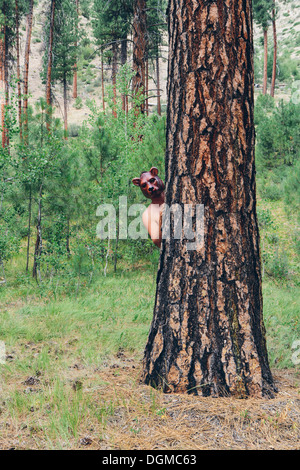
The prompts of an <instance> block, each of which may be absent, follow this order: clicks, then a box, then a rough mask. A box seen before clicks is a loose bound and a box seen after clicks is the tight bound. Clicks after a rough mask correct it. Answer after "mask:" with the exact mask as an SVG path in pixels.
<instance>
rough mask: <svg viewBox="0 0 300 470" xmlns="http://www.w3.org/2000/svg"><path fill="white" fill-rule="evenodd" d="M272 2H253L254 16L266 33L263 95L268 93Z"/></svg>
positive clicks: (257, 0) (270, 0)
mask: <svg viewBox="0 0 300 470" xmlns="http://www.w3.org/2000/svg"><path fill="white" fill-rule="evenodd" d="M272 6H273V5H272V0H253V15H254V20H255V21H256V23H257V24H258V25H259V26H260V27H261V28H262V30H263V33H264V73H263V95H265V94H266V93H267V86H268V29H269V25H270V20H271V11H272Z"/></svg>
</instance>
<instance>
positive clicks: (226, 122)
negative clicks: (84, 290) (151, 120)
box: [142, 0, 275, 397]
mask: <svg viewBox="0 0 300 470" xmlns="http://www.w3.org/2000/svg"><path fill="white" fill-rule="evenodd" d="M168 103H169V104H168V116H167V151H166V204H167V205H168V206H169V207H171V206H172V205H173V204H179V205H180V206H181V207H184V208H185V209H186V208H187V207H188V206H187V204H190V205H191V208H193V209H194V211H195V210H196V207H195V205H196V204H200V205H203V206H204V228H203V232H204V234H203V242H202V241H201V238H199V237H198V235H197V237H196V242H197V243H196V246H195V247H194V249H190V248H191V247H189V246H188V240H187V235H186V236H185V237H183V238H182V239H181V240H178V239H174V236H173V237H170V238H169V239H166V240H163V242H162V247H161V253H160V264H159V269H158V274H157V292H156V300H155V308H154V317H153V321H152V325H151V329H150V333H149V337H148V342H147V345H146V348H145V355H144V361H143V373H142V381H143V382H144V383H146V384H151V385H152V386H155V387H161V388H162V389H163V390H164V391H165V392H176V393H180V392H182V393H193V394H199V395H203V396H216V397H218V396H227V395H232V396H236V397H247V396H253V397H262V396H264V395H267V396H273V393H274V391H275V387H274V384H273V379H272V375H271V372H270V368H269V364H268V356H267V349H266V339H265V327H264V323H263V316H262V312H263V310H262V306H263V305H262V288H261V267H260V253H259V233H258V223H257V215H256V185H255V162H254V144H255V133H254V123H253V103H254V71H253V30H252V9H251V0H227V1H226V2H223V1H217V2H206V1H204V0H199V1H198V2H194V1H193V0H186V1H183V0H169V74H168ZM199 207H202V206H199ZM199 220H200V222H201V218H199ZM165 221H166V219H165ZM195 222H196V221H195V218H194V221H193V228H194V230H195V227H194V226H195V225H196V223H195ZM199 234H200V232H199Z"/></svg>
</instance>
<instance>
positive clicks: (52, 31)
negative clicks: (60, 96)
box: [46, 0, 55, 131]
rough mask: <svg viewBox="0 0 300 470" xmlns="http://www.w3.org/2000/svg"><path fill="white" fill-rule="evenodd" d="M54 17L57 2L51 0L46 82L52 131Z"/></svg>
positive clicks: (48, 127) (48, 121) (48, 122)
mask: <svg viewBox="0 0 300 470" xmlns="http://www.w3.org/2000/svg"><path fill="white" fill-rule="evenodd" d="M54 17H55V0H51V10H50V34H49V45H48V64H47V81H46V101H47V106H48V110H47V114H48V119H47V124H46V126H47V129H48V131H50V121H51V112H50V111H49V109H50V106H51V72H52V47H53V33H54Z"/></svg>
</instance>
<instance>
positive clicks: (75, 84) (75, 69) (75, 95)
mask: <svg viewBox="0 0 300 470" xmlns="http://www.w3.org/2000/svg"><path fill="white" fill-rule="evenodd" d="M76 13H77V30H78V25H79V8H78V0H76ZM75 46H76V50H77V47H78V43H77V39H76V43H75ZM77 96H78V94H77V63H76V64H74V75H73V98H74V99H76V98H77Z"/></svg>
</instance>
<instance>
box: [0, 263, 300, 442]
mask: <svg viewBox="0 0 300 470" xmlns="http://www.w3.org/2000/svg"><path fill="white" fill-rule="evenodd" d="M24 289H25V287H24V286H23V287H22V286H20V292H19V296H16V292H17V287H12V291H11V292H9V291H10V289H6V292H5V289H2V291H1V292H2V300H1V304H0V305H1V325H0V338H1V340H3V341H5V345H6V354H7V360H6V363H5V364H3V365H0V367H1V382H2V383H1V385H0V393H1V400H0V448H20V449H27V448H31V449H32V448H36V449H38V448H46V449H74V448H85V447H86V446H89V447H91V448H98V449H99V448H100V449H101V448H104V449H105V448H106V449H114V448H121V449H126V448H128V449H130V448H143V449H149V448H161V449H163V448H166V449H172V448H185V449H188V448H190V449H192V448H198V447H199V448H201V447H203V448H242V447H245V446H246V447H247V446H248V448H261V447H264V446H267V447H268V444H267V442H272V443H271V445H273V446H275V448H280V446H282V447H283V448H288V447H289V446H290V445H292V444H293V442H294V441H293V439H295V438H296V437H295V436H296V435H297V436H298V434H297V433H298V424H297V423H298V419H299V415H300V413H299V415H298V414H297V413H298V411H297V409H296V408H293V409H292V410H290V412H285V411H284V410H285V408H284V407H283V401H282V400H283V399H284V400H285V401H284V403H285V405H284V406H285V407H286V408H289V406H290V405H289V403H290V401H291V400H292V399H293V394H296V397H297V396H298V397H299V390H298V388H297V380H298V379H295V377H296V373H297V369H296V368H295V366H294V365H293V363H292V361H291V356H292V350H291V346H292V341H293V340H294V339H297V338H298V339H299V338H300V331H299V324H298V318H299V311H298V304H297V299H298V298H299V289H298V288H295V287H294V288H291V287H289V286H282V285H277V284H275V283H274V282H273V281H270V280H268V281H266V282H264V310H265V314H264V315H265V323H266V328H267V340H268V346H269V354H270V362H271V365H272V367H273V368H276V369H277V370H279V371H278V372H277V373H279V374H280V373H281V372H280V371H282V369H283V368H289V372H288V373H289V374H290V378H289V379H288V381H287V383H288V385H287V386H286V385H284V383H283V384H281V389H282V391H281V393H283V395H282V396H281V398H280V399H279V398H278V399H277V398H276V399H275V401H272V403H274V405H270V406H271V409H273V408H272V406H273V407H274V409H275V408H276V413H277V414H276V413H275V412H274V413H273V412H272V413H273V414H272V413H271V414H270V413H269V412H266V411H264V406H266V403H265V401H255V400H254V401H251V400H250V401H246V402H247V405H246V404H240V401H238V400H236V401H235V400H231V399H228V400H227V399H226V400H222V405H221V408H220V406H219V405H218V404H217V403H219V402H218V401H216V400H213V399H212V400H211V401H209V400H208V401H207V400H206V401H205V399H204V400H203V399H195V398H194V399H192V398H191V397H187V396H177V395H174V396H166V395H163V394H161V393H160V392H159V391H156V390H153V389H151V388H150V387H145V386H143V385H141V384H140V383H139V373H140V367H141V358H142V354H143V348H144V346H145V343H146V340H147V334H148V330H149V326H150V322H151V318H152V309H153V302H154V295H155V282H154V277H153V271H152V268H149V267H148V268H147V267H146V268H141V267H140V268H139V269H136V270H134V271H132V272H128V273H127V274H126V275H124V274H123V273H117V274H116V275H113V274H110V275H109V276H107V277H106V278H105V277H103V276H100V277H99V278H98V279H97V280H96V281H95V282H94V283H93V284H92V285H91V286H90V287H89V288H85V289H82V290H81V291H80V292H79V295H78V296H77V298H75V297H71V296H65V295H60V296H58V297H56V298H55V297H53V296H52V297H51V296H48V297H47V296H43V297H40V298H39V297H38V296H36V297H34V296H33V287H32V286H31V285H29V286H28V285H27V289H28V292H27V294H28V295H26V296H24ZM291 370H293V371H294V372H292V373H291ZM278 377H280V380H283V379H282V377H283V376H280V375H279V376H278ZM1 389H2V390H1ZM298 401H299V400H298ZM249 407H250V409H251V407H252V408H253V407H254V408H253V410H252V411H249ZM282 407H283V408H282ZM232 409H234V410H235V411H234V413H233V414H232V411H231V410H232ZM209 410H210V411H209ZM254 410H255V411H254ZM284 413H285V414H284ZM249 414H250V416H251V419H250V418H249V417H248V415H249ZM253 414H254V415H255V416H256V417H255V418H253ZM230 416H231V417H230ZM245 416H247V419H246V418H245ZM263 416H264V418H263ZM276 416H277V417H276ZM278 416H281V418H280V419H282V420H283V421H282V422H283V423H284V424H282V426H283V425H287V423H289V424H288V426H289V429H290V434H289V440H288V439H287V436H286V440H285V438H282V437H281V438H279V439H278V435H279V430H280V429H281V428H280V426H279V424H278ZM282 416H285V418H284V419H283V418H282ZM203 419H204V422H205V423H206V424H205V425H203ZM187 420H190V421H191V422H194V424H195V423H196V422H197V423H198V424H199V426H200V428H199V429H202V431H201V432H200V431H199V433H198V434H199V435H198V437H197V436H196V434H195V432H194V433H192V434H191V435H190V437H189V434H188V432H190V431H191V429H190V427H189V426H190V425H189V424H188V422H187ZM210 420H212V421H211V422H210ZM249 420H250V421H249ZM272 420H273V421H272ZM245 422H249V423H251V425H252V427H253V426H254V427H255V429H257V433H258V434H259V435H260V444H257V443H256V444H255V443H254V440H253V437H252V441H251V440H250V441H249V436H248V433H249V432H250V424H249V426H248V424H247V425H245ZM213 423H215V424H214V425H213ZM216 423H218V424H217V425H216ZM237 423H239V424H237ZM228 426H229V428H230V429H229V431H228V432H229V434H228V435H227V438H226V439H225V434H224V430H225V429H226V427H228ZM216 429H217V430H219V431H218V432H219V434H220V436H219V437H218V438H214V440H213V441H211V442H210V440H209V434H210V433H212V436H214V435H215V434H216ZM233 429H235V432H233ZM281 431H282V429H281ZM217 434H218V433H217ZM199 436H200V437H201V438H200V437H199ZM212 436H211V439H212ZM222 436H224V438H223V437H222ZM228 436H231V437H230V438H229V437H228ZM234 436H235V437H234ZM236 436H240V437H239V438H236ZM247 436H248V437H247ZM270 436H271V438H270ZM273 438H274V442H273ZM270 439H271V440H270ZM276 439H277V444H276ZM147 442H148V444H147ZM278 442H279V443H278ZM288 442H289V444H288ZM136 445H138V447H136ZM139 446H140V447H139ZM148 446H150V447H148ZM151 446H152V447H151ZM157 446H160V447H157ZM193 446H195V447H193ZM197 446H198V447H197ZM255 446H256V447H255Z"/></svg>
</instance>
